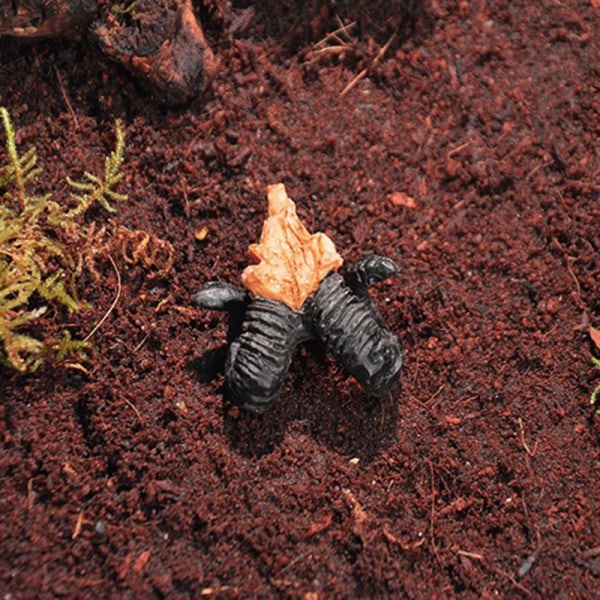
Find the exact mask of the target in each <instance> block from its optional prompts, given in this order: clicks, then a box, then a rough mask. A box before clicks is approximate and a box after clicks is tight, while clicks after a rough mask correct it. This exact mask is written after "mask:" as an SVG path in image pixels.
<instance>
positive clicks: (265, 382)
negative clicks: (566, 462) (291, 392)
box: [194, 184, 403, 413]
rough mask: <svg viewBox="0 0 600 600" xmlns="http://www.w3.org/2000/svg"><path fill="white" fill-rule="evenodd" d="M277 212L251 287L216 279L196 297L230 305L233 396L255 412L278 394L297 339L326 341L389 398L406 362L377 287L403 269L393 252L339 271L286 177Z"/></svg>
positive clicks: (268, 224)
mask: <svg viewBox="0 0 600 600" xmlns="http://www.w3.org/2000/svg"><path fill="white" fill-rule="evenodd" d="M268 203H269V218H268V219H267V220H266V221H265V223H264V226H263V231H262V235H261V239H260V243H259V244H252V245H251V246H250V249H249V254H250V257H251V258H252V259H253V260H254V262H255V263H256V264H253V265H250V266H248V267H247V268H246V269H245V270H244V272H243V273H242V283H243V284H244V287H245V289H244V288H242V287H238V286H234V285H230V284H225V283H220V282H216V281H212V282H209V283H207V284H206V285H205V286H204V287H203V288H202V289H201V290H200V291H199V292H198V293H196V295H195V296H194V302H195V304H197V305H198V306H200V307H203V308H207V309H214V310H224V311H228V312H229V314H230V338H231V345H230V348H229V354H228V357H227V361H226V364H225V397H226V398H227V399H228V400H231V401H232V402H233V403H234V404H237V405H238V406H241V407H243V408H245V409H247V410H250V411H252V412H254V413H262V412H264V411H265V410H267V409H268V408H269V406H271V404H272V403H273V402H274V401H275V399H276V398H277V395H278V394H279V392H280V390H281V388H282V386H283V384H284V381H285V377H286V375H287V372H288V370H289V368H290V364H291V361H292V355H293V352H294V349H295V348H296V346H297V345H298V344H299V343H301V342H303V341H306V340H309V339H313V338H316V339H319V340H321V341H322V342H323V343H324V345H325V348H326V349H327V352H329V354H331V356H333V357H334V358H335V359H336V360H338V361H339V362H340V363H341V364H342V365H343V366H344V367H345V368H346V369H347V370H348V372H349V373H351V374H352V375H353V376H354V377H355V378H356V379H357V380H358V382H359V383H360V384H361V385H362V387H363V388H364V389H365V390H366V391H368V392H369V393H371V394H373V395H375V396H383V395H385V394H386V393H388V392H389V391H390V390H391V389H392V387H393V386H394V384H395V382H396V380H397V376H398V373H399V371H400V368H401V366H402V359H403V355H402V349H401V347H400V342H399V341H398V338H397V337H396V336H395V335H394V334H393V333H392V332H391V331H390V330H389V328H388V327H387V326H386V325H385V324H384V322H383V319H382V318H381V315H380V314H379V313H378V311H377V309H376V308H375V306H374V305H373V303H372V301H371V298H370V296H369V293H368V286H369V285H371V284H373V283H375V282H378V281H384V280H385V279H388V278H389V277H392V276H393V275H396V274H397V273H398V267H397V266H396V264H395V263H394V262H393V261H392V260H390V259H389V258H385V257H382V256H369V257H367V258H364V259H362V260H360V261H359V262H358V263H356V264H355V265H353V266H352V267H350V268H349V269H348V271H347V273H346V276H345V277H342V276H341V275H340V274H339V273H337V270H338V269H339V268H340V266H341V265H342V258H341V256H340V255H339V254H338V253H337V252H336V250H335V247H334V245H333V242H332V241H331V240H330V239H329V238H328V237H327V236H326V235H325V234H323V233H316V234H310V233H309V232H308V231H307V230H306V228H305V227H304V225H303V224H302V223H301V222H300V220H299V219H298V217H297V215H296V206H295V204H294V203H293V202H292V200H291V199H290V198H289V197H288V195H287V193H286V190H285V187H284V185H283V184H275V185H271V186H269V188H268Z"/></svg>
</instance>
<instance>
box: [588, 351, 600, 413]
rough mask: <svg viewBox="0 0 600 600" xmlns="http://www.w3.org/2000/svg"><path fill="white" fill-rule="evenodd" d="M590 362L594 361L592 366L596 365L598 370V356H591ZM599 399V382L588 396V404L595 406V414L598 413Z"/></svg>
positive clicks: (599, 411)
mask: <svg viewBox="0 0 600 600" xmlns="http://www.w3.org/2000/svg"><path fill="white" fill-rule="evenodd" d="M592 363H594V366H595V367H596V369H598V370H599V371H600V358H596V357H595V356H592ZM599 399H600V383H599V384H598V385H597V386H596V388H595V389H594V391H593V392H592V395H591V396H590V404H591V405H592V406H594V407H595V408H596V414H599V415H600V403H599V402H598V400H599Z"/></svg>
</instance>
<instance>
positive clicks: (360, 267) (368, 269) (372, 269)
mask: <svg viewBox="0 0 600 600" xmlns="http://www.w3.org/2000/svg"><path fill="white" fill-rule="evenodd" d="M399 271H400V269H399V268H398V265H397V264H396V263H395V262H394V261H393V260H392V259H391V258H387V257H385V256H378V255H377V254H375V255H373V256H367V257H366V258H362V259H361V260H359V261H358V262H357V263H354V265H352V266H351V267H350V268H349V269H348V271H347V273H346V277H345V278H344V279H345V282H346V285H347V286H348V287H349V288H350V289H351V290H352V291H353V292H354V293H355V294H356V295H357V296H359V297H361V298H364V297H365V296H368V287H369V286H370V285H373V284H374V283H377V282H378V281H385V280H386V279H389V278H390V277H393V276H394V275H397V274H398V272H399Z"/></svg>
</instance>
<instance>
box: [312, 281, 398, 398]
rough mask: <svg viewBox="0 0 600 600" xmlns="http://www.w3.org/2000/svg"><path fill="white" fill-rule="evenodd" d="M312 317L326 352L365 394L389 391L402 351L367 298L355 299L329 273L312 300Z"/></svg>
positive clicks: (351, 293)
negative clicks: (353, 379) (347, 372)
mask: <svg viewBox="0 0 600 600" xmlns="http://www.w3.org/2000/svg"><path fill="white" fill-rule="evenodd" d="M311 315H312V320H313V325H314V329H315V333H316V334H317V337H319V338H321V339H322V340H323V341H324V342H325V345H326V347H327V351H328V352H329V353H330V354H331V355H332V356H333V357H334V358H336V359H337V360H339V361H340V362H341V363H342V364H343V365H344V366H345V367H346V369H347V370H348V371H349V372H350V373H351V374H352V375H354V377H356V379H357V380H358V381H359V383H360V384H361V385H362V386H363V387H364V388H365V389H366V390H367V391H368V392H370V393H372V394H374V395H375V396H381V395H384V394H386V393H387V392H389V391H390V389H391V388H392V387H393V386H394V384H395V382H396V378H397V375H398V372H399V371H400V368H401V367H402V349H401V348H400V342H399V341H398V338H397V337H396V336H395V335H394V334H393V333H392V332H391V331H390V330H389V329H388V328H387V327H386V326H385V325H383V324H382V323H383V322H382V320H381V317H380V316H379V313H377V311H376V309H375V307H374V306H373V305H372V303H371V301H370V300H369V299H368V298H367V299H364V298H358V297H357V296H356V295H355V294H354V293H353V292H352V291H351V290H350V289H349V288H348V287H346V286H345V285H344V280H343V278H342V277H341V275H339V274H337V273H331V274H330V275H328V276H327V277H326V278H325V279H324V280H323V281H322V282H321V285H320V286H319V289H318V290H317V291H316V293H315V295H314V296H313V298H312V300H311Z"/></svg>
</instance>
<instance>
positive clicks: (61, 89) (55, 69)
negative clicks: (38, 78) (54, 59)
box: [54, 65, 79, 129]
mask: <svg viewBox="0 0 600 600" xmlns="http://www.w3.org/2000/svg"><path fill="white" fill-rule="evenodd" d="M54 71H55V73H56V79H57V80H58V89H59V90H60V93H61V95H62V97H63V100H64V101H65V104H66V105H67V109H68V111H69V112H70V113H71V117H73V123H75V129H79V121H78V119H77V115H76V114H75V111H74V110H73V105H72V104H71V101H70V100H69V96H67V92H66V90H65V86H64V85H63V82H62V78H61V76H60V73H59V71H58V67H57V66H56V65H54Z"/></svg>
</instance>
